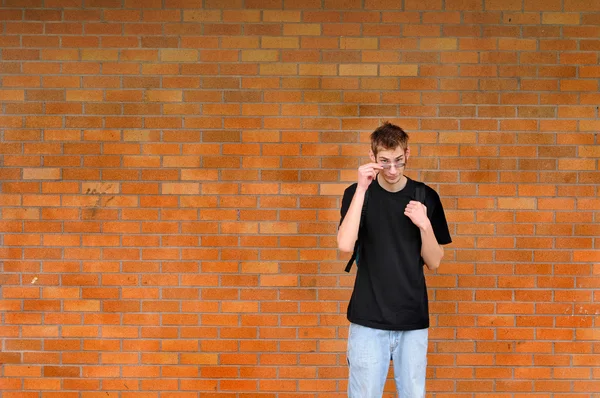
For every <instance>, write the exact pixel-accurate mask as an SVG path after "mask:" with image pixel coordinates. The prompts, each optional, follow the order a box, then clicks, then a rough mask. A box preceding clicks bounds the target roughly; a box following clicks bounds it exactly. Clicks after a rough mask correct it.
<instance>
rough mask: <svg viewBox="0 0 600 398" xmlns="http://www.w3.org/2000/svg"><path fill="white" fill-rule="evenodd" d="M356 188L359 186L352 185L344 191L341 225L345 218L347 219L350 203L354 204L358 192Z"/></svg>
mask: <svg viewBox="0 0 600 398" xmlns="http://www.w3.org/2000/svg"><path fill="white" fill-rule="evenodd" d="M356 186H357V184H352V185H350V186H349V187H348V188H346V190H345V191H344V196H343V197H342V207H341V209H340V216H341V217H340V225H342V221H344V217H346V213H348V209H349V208H350V203H352V198H353V197H354V193H355V192H356Z"/></svg>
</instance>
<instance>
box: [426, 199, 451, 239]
mask: <svg viewBox="0 0 600 398" xmlns="http://www.w3.org/2000/svg"><path fill="white" fill-rule="evenodd" d="M425 203H427V207H428V208H429V206H433V209H432V211H431V215H430V221H431V226H432V228H433V233H434V234H435V238H436V240H437V241H438V243H439V244H440V245H447V244H449V243H452V237H451V236H450V230H449V229H448V222H447V221H446V214H445V213H444V206H442V201H441V200H440V196H439V195H438V193H437V192H436V191H435V190H433V189H432V188H429V189H428V192H427V199H426V201H425Z"/></svg>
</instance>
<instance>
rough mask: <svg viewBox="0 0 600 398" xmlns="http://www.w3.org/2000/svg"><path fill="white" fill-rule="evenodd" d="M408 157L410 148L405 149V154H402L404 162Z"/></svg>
mask: <svg viewBox="0 0 600 398" xmlns="http://www.w3.org/2000/svg"><path fill="white" fill-rule="evenodd" d="M409 157H410V147H406V152H405V154H404V161H405V162H406V161H407V160H408V158H409Z"/></svg>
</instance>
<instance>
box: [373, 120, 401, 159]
mask: <svg viewBox="0 0 600 398" xmlns="http://www.w3.org/2000/svg"><path fill="white" fill-rule="evenodd" d="M398 147H401V148H402V149H403V150H405V151H406V149H407V148H408V134H406V132H405V131H404V130H402V128H401V127H398V126H396V125H395V124H392V123H390V122H385V123H383V124H382V125H381V126H379V127H377V129H376V130H375V131H373V133H371V150H372V151H373V154H375V156H377V150H379V149H383V150H387V149H396V148H398Z"/></svg>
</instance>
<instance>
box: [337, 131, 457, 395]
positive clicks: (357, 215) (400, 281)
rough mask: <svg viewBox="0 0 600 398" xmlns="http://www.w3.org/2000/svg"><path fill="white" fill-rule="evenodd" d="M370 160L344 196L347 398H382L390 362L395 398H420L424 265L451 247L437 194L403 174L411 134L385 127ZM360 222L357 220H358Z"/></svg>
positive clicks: (341, 242) (425, 322)
mask: <svg viewBox="0 0 600 398" xmlns="http://www.w3.org/2000/svg"><path fill="white" fill-rule="evenodd" d="M369 156H370V158H371V163H367V164H364V165H362V166H360V167H359V169H358V182H357V183H355V184H352V185H351V186H350V187H348V188H347V189H346V190H345V192H344V196H343V199H342V207H341V221H340V227H339V231H338V235H337V242H338V248H339V249H340V250H341V251H344V252H353V251H354V252H355V254H356V263H357V272H356V280H355V283H354V290H353V292H352V297H351V299H350V303H349V305H348V312H347V317H348V320H349V321H350V330H349V334H348V352H347V359H348V365H349V369H350V372H349V381H348V397H349V398H380V397H381V396H382V394H383V388H384V384H385V380H386V377H387V373H388V369H389V365H390V360H392V363H393V367H394V378H395V381H396V388H397V391H398V395H399V397H402V398H422V397H424V396H425V370H426V367H427V344H428V328H429V309H428V298H427V287H426V285H425V275H424V272H423V266H427V267H428V268H429V269H436V268H437V267H439V265H440V261H441V260H442V257H443V256H444V249H443V247H442V245H445V244H448V243H451V242H452V239H451V237H450V232H449V231H448V224H447V221H446V217H445V214H444V209H443V207H442V203H441V201H440V198H439V195H438V194H437V192H435V191H434V190H433V189H432V188H430V187H429V186H427V185H425V184H423V183H422V182H418V181H415V180H412V179H410V178H408V177H406V176H405V175H404V171H405V169H406V166H407V162H408V160H409V158H410V149H409V147H408V135H407V134H406V132H405V131H404V130H403V129H402V128H400V127H398V126H396V125H393V124H390V123H385V124H383V125H382V126H380V127H379V128H377V129H376V130H375V131H374V132H373V133H372V134H371V150H370V151H369ZM361 219H362V220H361Z"/></svg>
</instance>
